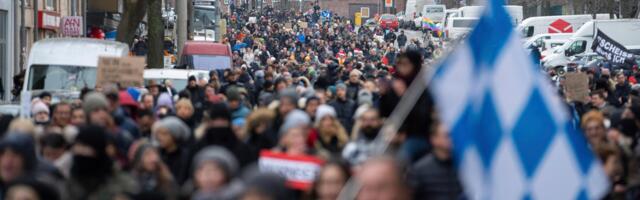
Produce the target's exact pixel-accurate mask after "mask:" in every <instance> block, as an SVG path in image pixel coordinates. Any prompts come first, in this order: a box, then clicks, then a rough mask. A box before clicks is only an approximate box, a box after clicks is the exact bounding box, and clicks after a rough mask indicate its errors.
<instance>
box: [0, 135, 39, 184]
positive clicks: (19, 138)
mask: <svg viewBox="0 0 640 200" xmlns="http://www.w3.org/2000/svg"><path fill="white" fill-rule="evenodd" d="M37 165H38V158H37V157H36V150H35V144H34V142H33V138H32V137H31V136H30V135H27V134H22V133H8V134H7V135H6V136H5V137H4V138H3V139H2V141H0V166H1V167H2V168H0V180H1V182H2V185H7V184H8V183H9V182H11V181H14V180H17V179H18V178H21V177H29V176H33V175H34V173H35V170H36V167H37Z"/></svg>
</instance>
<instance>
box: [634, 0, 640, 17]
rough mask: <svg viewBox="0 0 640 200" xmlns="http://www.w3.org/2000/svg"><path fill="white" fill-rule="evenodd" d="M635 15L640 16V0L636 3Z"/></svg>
mask: <svg viewBox="0 0 640 200" xmlns="http://www.w3.org/2000/svg"><path fill="white" fill-rule="evenodd" d="M634 16H635V17H634V18H640V1H638V2H637V4H636V13H635V15H634Z"/></svg>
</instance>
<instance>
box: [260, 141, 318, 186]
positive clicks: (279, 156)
mask: <svg viewBox="0 0 640 200" xmlns="http://www.w3.org/2000/svg"><path fill="white" fill-rule="evenodd" d="M323 163H324V161H322V160H320V159H318V158H316V157H313V156H290V155H286V154H283V153H277V152H272V151H267V150H263V151H262V152H260V159H259V160H258V168H259V169H260V171H262V172H272V173H277V174H280V175H282V176H284V177H285V178H287V185H288V186H289V187H290V188H293V189H298V190H309V189H311V186H312V185H313V181H314V180H315V178H316V176H317V175H318V173H319V172H320V169H321V168H322V164H323Z"/></svg>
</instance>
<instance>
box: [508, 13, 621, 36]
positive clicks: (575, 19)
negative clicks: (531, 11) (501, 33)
mask: <svg viewBox="0 0 640 200" xmlns="http://www.w3.org/2000/svg"><path fill="white" fill-rule="evenodd" d="M592 19H593V17H592V16H591V15H556V16H540V17H529V18H527V19H525V20H524V21H522V24H520V25H519V26H518V28H517V31H518V32H519V33H522V37H523V38H525V39H528V38H530V37H533V36H534V35H538V34H542V33H573V32H575V31H577V30H578V29H580V27H582V25H584V24H585V23H587V22H588V21H591V20H592ZM596 19H610V18H609V14H597V15H596Z"/></svg>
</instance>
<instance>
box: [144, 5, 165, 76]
mask: <svg viewBox="0 0 640 200" xmlns="http://www.w3.org/2000/svg"><path fill="white" fill-rule="evenodd" d="M147 5H148V9H149V10H148V11H147V13H148V14H147V23H148V24H149V26H148V31H147V32H148V41H147V44H148V45H149V53H148V54H147V67H148V68H163V67H164V63H163V58H164V52H163V50H164V48H163V45H162V41H163V40H164V24H163V23H162V0H147Z"/></svg>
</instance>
